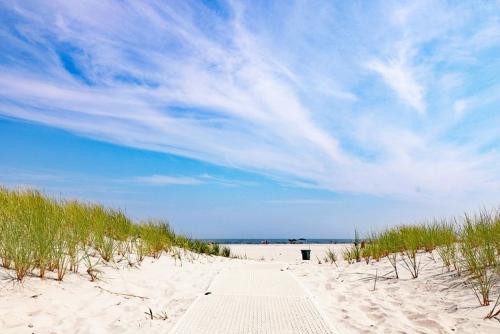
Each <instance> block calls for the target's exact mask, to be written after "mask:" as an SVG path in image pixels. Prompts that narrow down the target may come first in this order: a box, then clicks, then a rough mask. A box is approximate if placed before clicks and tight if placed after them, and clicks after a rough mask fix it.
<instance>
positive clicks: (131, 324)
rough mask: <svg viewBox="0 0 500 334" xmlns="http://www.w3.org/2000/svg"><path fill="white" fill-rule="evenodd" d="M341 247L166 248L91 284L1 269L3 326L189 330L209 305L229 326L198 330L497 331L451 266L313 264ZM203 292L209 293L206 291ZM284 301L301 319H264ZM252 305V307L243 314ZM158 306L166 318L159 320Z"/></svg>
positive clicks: (4, 329) (427, 261) (110, 269)
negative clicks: (210, 251) (177, 257)
mask: <svg viewBox="0 0 500 334" xmlns="http://www.w3.org/2000/svg"><path fill="white" fill-rule="evenodd" d="M304 247H306V248H309V247H310V249H311V261H302V260H301V259H300V249H302V248H304ZM342 247H345V246H344V245H232V246H231V248H232V251H233V253H234V254H236V255H239V256H241V257H245V256H246V258H247V259H246V260H245V259H227V258H220V257H207V256H195V257H194V258H192V259H189V258H185V259H184V260H183V263H182V265H181V264H180V263H179V261H177V262H176V261H174V260H173V259H172V258H171V257H170V256H168V255H163V256H162V257H161V258H160V259H158V260H153V259H151V258H147V259H146V260H145V261H144V262H143V264H142V265H141V266H140V267H139V268H127V266H126V265H125V264H123V265H122V264H121V263H117V264H113V265H112V266H106V267H103V268H102V270H103V276H102V277H103V279H102V280H101V281H97V282H89V280H88V276H87V275H86V273H84V270H80V273H78V274H74V273H68V274H67V276H66V277H65V280H64V281H63V282H56V281H55V280H54V279H53V278H52V277H50V276H49V277H48V278H47V279H45V280H40V279H39V278H35V277H28V278H27V279H26V280H25V282H24V283H23V284H22V285H21V284H19V283H17V282H15V281H13V280H11V279H10V275H11V274H12V273H11V272H8V271H6V270H5V269H3V268H2V269H0V301H1V303H0V329H1V330H0V332H1V333H2V334H3V333H169V332H171V331H174V332H175V333H183V330H184V332H185V333H189V331H190V330H191V329H190V328H196V327H189V326H186V325H185V324H186V321H188V320H186V319H189V315H190V314H191V315H192V317H193V319H194V320H192V321H191V323H192V324H196V326H202V327H198V328H204V327H203V326H204V325H203V324H204V321H205V320H206V319H201V320H200V318H203V315H202V314H203V313H202V312H206V311H207V309H208V308H210V307H211V306H210V305H216V307H218V309H217V308H216V309H215V312H213V311H211V314H214V313H215V314H216V316H217V317H219V318H221V319H222V318H224V319H225V318H228V322H227V323H228V324H230V325H229V327H222V329H220V327H215V326H216V324H217V323H218V321H209V324H208V325H207V328H205V329H199V330H200V331H201V332H199V333H200V334H203V333H207V334H208V333H211V332H210V331H211V330H213V329H214V328H215V330H219V329H220V333H225V332H224V330H225V331H226V332H228V331H231V330H232V333H266V331H267V332H269V331H270V330H271V329H272V330H273V333H277V334H279V333H308V332H307V331H305V329H304V328H311V326H309V327H305V326H306V325H307V323H308V321H312V320H311V319H316V320H314V324H312V325H313V326H317V327H316V328H315V327H312V328H313V329H314V331H312V332H311V333H324V332H325V331H326V332H328V330H331V331H334V332H335V330H337V331H338V332H339V333H499V332H500V323H499V322H498V321H497V320H495V319H493V320H483V317H484V315H485V314H486V313H487V312H488V310H489V309H488V308H487V307H478V302H477V300H476V298H475V296H474V294H473V293H472V291H471V290H470V289H468V288H467V287H465V286H464V285H463V284H460V282H461V281H460V279H459V278H457V277H456V276H455V274H454V273H453V272H451V273H448V272H447V271H446V270H443V269H442V265H441V263H440V261H439V259H438V257H437V256H435V258H434V259H433V258H431V257H430V256H429V255H428V254H423V255H422V256H423V257H422V266H423V270H422V273H421V275H420V276H419V277H418V278H417V279H411V278H409V276H408V275H407V274H406V273H405V272H404V271H403V270H401V272H400V274H401V275H400V277H401V278H400V279H398V280H396V279H390V278H391V266H390V264H389V263H388V262H387V261H386V260H385V259H383V260H381V261H380V262H378V263H377V262H371V263H370V264H368V265H367V264H366V263H365V262H359V263H355V264H351V265H347V264H346V263H345V262H343V261H339V265H338V267H337V266H335V265H332V264H325V263H322V264H318V260H317V259H316V256H317V257H318V258H319V259H320V260H322V258H323V257H324V254H325V251H326V249H328V248H333V249H335V251H336V252H337V253H338V255H339V257H341V255H340V254H341V249H342ZM281 269H283V271H281ZM376 272H377V273H378V276H379V278H378V280H377V283H376V286H375V289H374V276H375V273H376ZM385 274H386V275H385ZM384 275H385V278H384V277H381V276H384ZM207 291H209V292H211V294H210V295H206V296H205V293H206V292H207ZM235 296H237V297H235ZM205 297H206V298H205ZM228 305H229V306H228ZM149 309H151V311H152V313H153V315H154V319H151V317H150V315H149V314H147V313H149ZM284 309H286V310H288V311H289V312H295V313H293V314H294V315H293V317H295V316H297V317H298V318H297V319H302V320H299V321H298V322H295V323H293V322H290V323H286V324H282V326H283V327H281V328H282V329H283V331H281V332H280V331H274V328H275V327H270V326H280V325H276V324H277V323H279V321H282V320H279V319H283V315H282V313H283V312H282V310H284ZM248 310H254V311H255V310H257V311H255V312H256V313H255V314H253V315H249V314H248ZM186 311H187V312H186ZM163 312H165V313H163ZM259 312H260V313H259ZM308 312H309V313H308ZM162 314H166V315H168V318H167V319H166V320H163V318H162ZM318 314H319V315H318ZM264 316H269V317H272V316H275V317H278V318H276V320H272V321H267V326H268V327H265V326H266V325H264V326H262V327H260V329H259V330H257V331H252V330H249V331H246V332H245V331H244V330H247V329H248V328H250V329H251V328H252V327H251V326H253V324H256V323H257V321H258V319H261V318H259V317H264ZM300 317H302V318H300ZM197 319H198V320H197ZM245 319H246V320H245ZM285 319H287V317H286V316H285ZM231 320H232V321H231ZM323 320H324V322H325V323H327V324H330V325H332V326H331V328H328V327H326V326H325V325H324V324H323ZM245 321H247V322H246V323H245ZM193 326H195V325H193ZM237 326H240V327H237ZM245 326H246V327H245ZM293 326H302V327H293ZM224 328H225V329H224ZM325 328H326V329H325ZM240 329H241V331H240ZM302 330H304V331H302ZM212 332H213V331H212Z"/></svg>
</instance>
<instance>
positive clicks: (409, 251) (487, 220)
mask: <svg viewBox="0 0 500 334" xmlns="http://www.w3.org/2000/svg"><path fill="white" fill-rule="evenodd" d="M366 240H367V241H366V244H365V243H361V244H362V246H361V249H360V253H361V256H362V257H363V258H364V259H365V261H366V262H367V263H369V262H370V261H379V260H380V258H383V257H387V259H388V260H389V262H390V263H391V265H392V267H393V269H394V274H395V276H396V278H398V277H399V272H398V268H403V269H404V270H406V271H407V272H408V273H409V274H410V276H411V277H412V278H413V279H415V278H417V277H418V276H419V274H420V271H421V269H422V268H421V257H422V256H426V255H427V256H430V257H431V258H433V259H434V252H436V253H437V255H438V256H439V259H440V260H441V261H442V264H443V268H444V269H445V270H446V271H448V272H451V271H456V274H457V276H463V278H464V283H465V284H466V285H467V286H468V287H470V288H471V289H472V291H473V292H474V294H475V296H476V297H477V300H478V302H479V304H480V305H483V306H486V305H489V304H490V302H492V300H491V299H490V298H491V294H492V293H493V292H494V291H498V290H499V289H500V286H499V283H500V211H499V210H490V211H488V210H483V211H481V212H479V213H478V214H475V215H464V216H463V217H462V218H459V219H452V220H448V221H447V220H440V221H432V222H430V223H425V224H415V225H402V226H396V227H392V228H387V229H385V230H384V231H382V232H379V233H372V234H370V236H369V237H368V238H366ZM358 244H359V243H356V242H355V243H354V244H353V245H351V246H350V247H348V248H346V249H344V251H343V255H344V259H345V260H346V261H347V262H348V263H352V262H358V259H357V250H358V248H357V245H358ZM496 300H497V302H495V303H494V307H493V309H495V308H496V307H499V302H498V298H497V299H496ZM490 313H491V312H490Z"/></svg>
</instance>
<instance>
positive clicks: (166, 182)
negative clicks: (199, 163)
mask: <svg viewBox="0 0 500 334" xmlns="http://www.w3.org/2000/svg"><path fill="white" fill-rule="evenodd" d="M135 181H136V182H139V183H142V184H148V185H155V186H172V185H181V186H192V185H197V184H201V183H203V181H201V180H200V179H198V178H193V177H187V176H172V175H150V176H138V177H136V178H135Z"/></svg>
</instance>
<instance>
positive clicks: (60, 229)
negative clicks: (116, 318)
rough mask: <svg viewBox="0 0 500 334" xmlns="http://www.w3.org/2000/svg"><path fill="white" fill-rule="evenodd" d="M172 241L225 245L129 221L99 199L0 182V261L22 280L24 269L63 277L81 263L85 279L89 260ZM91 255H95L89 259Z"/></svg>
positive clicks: (157, 250) (195, 248) (207, 250)
mask: <svg viewBox="0 0 500 334" xmlns="http://www.w3.org/2000/svg"><path fill="white" fill-rule="evenodd" d="M174 247H177V248H182V249H184V250H186V251H192V252H196V253H202V254H207V255H225V254H228V253H229V251H228V250H227V249H224V248H222V249H221V248H220V247H219V245H217V244H209V243H208V242H205V241H202V240H193V239H190V238H187V237H185V236H182V235H177V234H176V233H175V232H174V231H173V230H172V229H171V228H170V226H169V224H168V222H167V221H164V220H152V219H150V220H146V221H143V222H139V223H134V222H133V221H132V220H131V219H130V218H128V217H127V216H126V215H125V213H124V212H123V211H121V210H117V209H111V208H106V207H104V206H102V205H100V204H94V203H82V202H78V201H74V200H73V201H67V200H55V199H53V198H50V197H48V196H45V195H44V194H42V193H41V192H39V191H36V190H12V189H7V188H2V187H0V264H1V265H2V266H3V267H4V268H7V269H12V270H13V271H14V272H15V277H16V278H17V279H18V280H19V281H22V280H23V279H24V278H25V277H26V276H27V275H34V276H39V277H40V278H42V279H43V278H45V277H46V273H47V272H49V271H50V272H55V273H56V279H57V280H63V279H64V276H65V274H66V273H67V272H68V271H74V272H78V270H79V267H80V265H81V264H83V265H86V267H87V268H86V270H87V272H88V273H89V276H90V277H91V280H94V279H96V277H97V273H98V270H97V269H96V268H95V267H96V265H95V263H100V262H103V263H109V262H115V261H116V260H117V259H123V258H126V259H127V261H128V263H129V264H130V265H133V263H134V260H133V258H135V259H136V263H137V264H140V263H141V261H142V260H143V259H144V257H146V256H151V257H153V258H156V259H157V258H159V257H160V256H161V255H162V254H164V253H168V252H170V251H171V250H172V249H173V248H174ZM91 256H93V257H97V258H98V260H91Z"/></svg>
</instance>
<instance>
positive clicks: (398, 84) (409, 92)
mask: <svg viewBox="0 0 500 334" xmlns="http://www.w3.org/2000/svg"><path fill="white" fill-rule="evenodd" d="M399 53H400V55H399V57H398V58H397V59H391V60H390V61H388V62H382V61H380V60H372V61H370V62H368V63H367V67H368V68H369V69H370V70H372V71H375V72H376V73H378V74H379V75H380V76H381V77H382V79H383V80H384V82H385V83H386V84H387V85H388V86H389V87H390V88H391V89H392V90H394V92H395V93H396V94H397V95H398V97H399V98H400V99H401V100H403V101H404V102H405V103H407V104H408V105H410V106H411V107H412V108H414V109H415V110H416V111H418V112H419V113H421V114H424V113H425V111H426V106H425V99H424V95H425V92H424V88H423V86H422V85H421V84H419V83H418V81H417V80H416V78H415V69H413V68H412V67H411V66H409V65H408V61H407V56H406V52H405V51H403V50H400V52H399Z"/></svg>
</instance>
